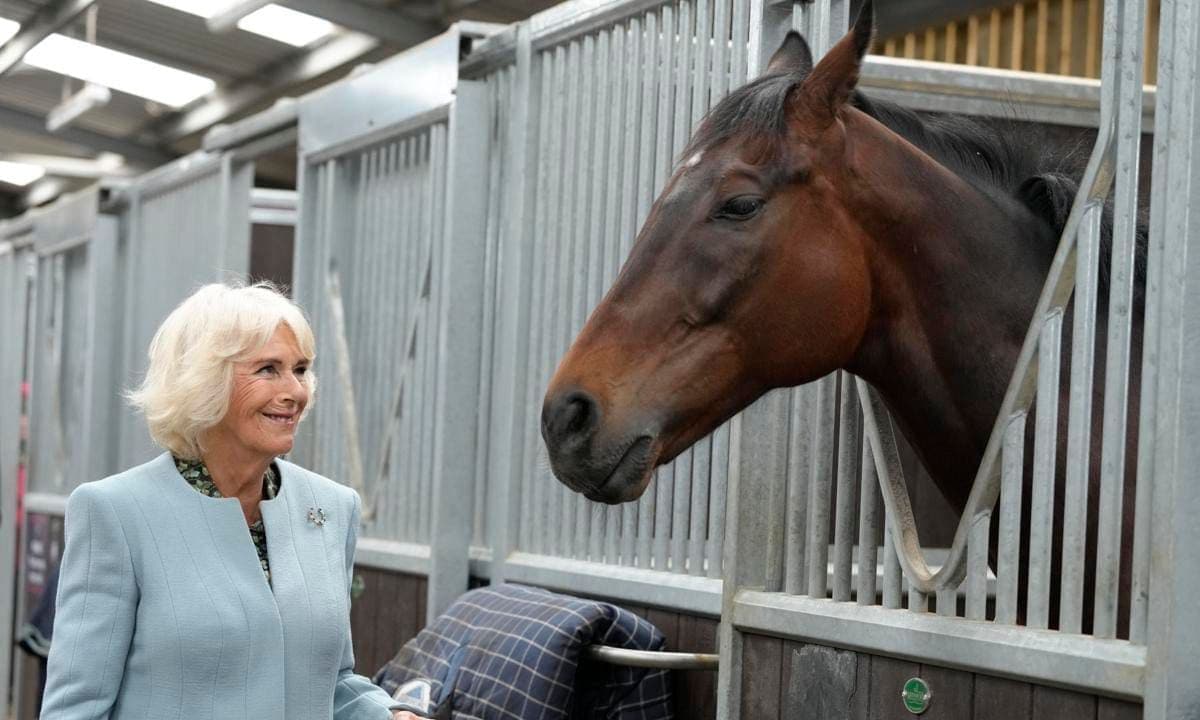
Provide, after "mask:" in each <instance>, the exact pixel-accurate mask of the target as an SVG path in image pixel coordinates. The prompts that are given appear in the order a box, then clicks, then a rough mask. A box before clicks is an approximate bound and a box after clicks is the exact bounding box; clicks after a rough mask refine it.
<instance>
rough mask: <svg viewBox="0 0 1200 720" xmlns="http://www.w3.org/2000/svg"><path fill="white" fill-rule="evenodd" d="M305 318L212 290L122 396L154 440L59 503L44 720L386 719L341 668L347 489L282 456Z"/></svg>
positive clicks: (167, 330)
mask: <svg viewBox="0 0 1200 720" xmlns="http://www.w3.org/2000/svg"><path fill="white" fill-rule="evenodd" d="M313 355H314V342H313V335H312V330H311V329H310V327H309V325H308V322H307V321H306V320H305V319H304V315H303V314H302V313H301V311H300V309H299V308H298V307H296V305H294V304H293V303H292V302H291V301H290V300H288V299H287V298H285V297H284V296H282V295H281V294H279V293H278V292H277V291H275V290H274V289H273V288H272V287H270V286H268V285H255V286H253V287H226V286H224V285H208V286H205V287H203V288H201V289H200V290H199V291H197V292H196V293H195V294H194V295H192V296H191V297H190V298H188V299H187V300H185V301H184V302H183V303H182V304H181V305H180V306H179V307H178V308H176V309H175V311H174V312H172V313H171V314H170V316H169V317H167V319H166V320H165V321H164V322H163V324H162V327H160V328H159V330H158V333H157V334H156V335H155V337H154V340H153V341H152V342H151V344H150V366H149V369H148V371H147V374H146V379H145V382H144V383H143V384H142V386H141V387H140V388H139V389H138V390H137V391H135V392H134V393H133V394H132V396H131V400H132V403H133V405H134V406H135V407H137V408H139V409H140V410H141V411H142V412H143V413H144V414H145V416H146V420H147V423H148V424H149V427H150V435H151V436H152V437H153V438H154V440H155V442H157V443H158V444H159V445H161V446H162V447H163V448H165V449H166V450H167V452H165V453H163V454H162V455H160V456H159V457H157V458H155V459H154V460H151V461H150V462H148V463H146V464H145V465H141V466H138V467H135V468H133V469H131V470H127V471H125V472H123V473H121V474H119V475H115V476H113V477H110V478H106V479H104V480H100V481H98V482H91V483H86V484H84V485H82V486H80V487H79V488H78V489H77V490H75V492H73V493H71V497H70V499H69V500H68V501H67V514H66V535H67V538H66V549H65V551H64V554H63V559H62V565H61V577H60V580H59V589H58V611H57V617H56V620H55V625H54V642H53V644H52V646H51V651H50V660H49V669H48V676H47V683H46V694H45V702H44V705H43V709H42V715H41V717H42V719H43V720H73V719H74V718H112V719H113V720H120V719H121V718H153V719H154V720H162V719H163V718H220V719H221V720H233V719H239V720H240V719H244V720H263V719H278V720H285V719H286V720H307V719H309V718H312V719H314V720H316V719H320V720H329V719H330V718H334V719H335V720H390V718H393V717H396V718H401V717H411V716H409V715H407V714H401V713H395V714H394V713H393V710H392V709H391V708H392V707H393V703H392V699H391V698H390V697H389V696H388V694H387V693H385V692H384V691H383V690H381V689H379V688H378V687H376V686H375V685H372V684H371V683H370V682H369V681H368V680H367V679H366V678H364V677H362V676H360V675H355V674H354V672H353V667H354V655H353V652H352V649H351V641H350V602H349V590H348V583H349V580H350V577H351V572H352V569H353V558H354V546H355V540H356V536H357V529H358V525H359V511H360V508H359V498H358V495H357V494H356V493H355V492H354V491H353V490H350V489H349V488H346V487H343V486H341V485H338V484H337V483H335V482H333V481H331V480H328V479H326V478H323V477H321V476H319V475H316V474H314V473H311V472H309V471H307V470H304V469H303V468H300V467H297V466H296V465H293V464H291V463H288V462H285V461H283V460H281V459H279V457H280V456H281V455H283V454H285V453H287V452H289V451H290V450H291V449H292V442H293V439H294V437H295V433H296V426H297V424H298V423H299V422H300V420H301V418H303V416H304V412H305V410H306V408H307V406H308V402H309V399H310V398H311V397H312V394H313V390H314V389H315V385H316V382H315V378H314V377H313V374H312V373H311V372H310V370H309V367H310V365H311V363H312V359H313Z"/></svg>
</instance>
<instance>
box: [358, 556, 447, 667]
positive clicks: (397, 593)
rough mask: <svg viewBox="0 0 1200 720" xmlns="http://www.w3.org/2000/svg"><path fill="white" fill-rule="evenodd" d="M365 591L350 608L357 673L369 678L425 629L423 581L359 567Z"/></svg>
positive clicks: (424, 583)
mask: <svg viewBox="0 0 1200 720" xmlns="http://www.w3.org/2000/svg"><path fill="white" fill-rule="evenodd" d="M355 574H356V575H358V576H360V577H361V578H362V579H363V583H364V590H363V593H362V595H360V596H359V597H358V598H356V599H355V600H354V601H353V602H352V603H351V605H350V632H351V635H352V637H353V638H354V670H355V672H357V673H359V674H361V675H366V676H367V677H370V676H372V675H374V674H375V673H376V672H377V671H378V670H379V669H380V668H381V667H383V666H384V664H386V663H387V661H388V660H391V659H392V657H393V656H395V654H396V653H397V652H399V651H400V648H401V647H402V646H403V645H404V643H406V642H408V641H409V640H411V639H412V638H413V637H415V636H416V634H417V633H418V632H419V631H420V629H421V628H423V627H424V626H425V593H426V588H427V587H428V584H427V581H426V579H425V578H423V577H419V576H416V575H406V574H403V573H394V572H388V571H386V570H378V569H375V568H367V567H361V566H360V567H358V568H356V569H355Z"/></svg>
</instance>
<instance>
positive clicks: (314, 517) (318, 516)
mask: <svg viewBox="0 0 1200 720" xmlns="http://www.w3.org/2000/svg"><path fill="white" fill-rule="evenodd" d="M328 519H329V516H328V515H326V514H325V511H324V510H322V509H321V508H309V509H308V521H309V522H310V523H312V524H313V525H316V526H317V527H321V526H322V525H324V524H325V521H326V520H328Z"/></svg>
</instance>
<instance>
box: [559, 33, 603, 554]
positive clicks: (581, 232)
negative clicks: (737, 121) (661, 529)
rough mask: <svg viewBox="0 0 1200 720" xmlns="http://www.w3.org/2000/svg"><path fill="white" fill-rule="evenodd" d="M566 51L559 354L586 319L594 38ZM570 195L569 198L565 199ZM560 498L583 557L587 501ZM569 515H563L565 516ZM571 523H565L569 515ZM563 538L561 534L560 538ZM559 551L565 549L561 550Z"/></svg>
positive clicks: (574, 550)
mask: <svg viewBox="0 0 1200 720" xmlns="http://www.w3.org/2000/svg"><path fill="white" fill-rule="evenodd" d="M570 47H571V50H573V51H574V63H573V64H572V67H571V73H572V79H571V81H570V83H571V90H572V91H573V94H571V95H569V96H568V97H569V98H570V107H569V110H568V116H567V117H568V118H569V126H574V130H575V133H574V138H573V141H572V144H571V145H572V146H571V150H570V155H569V156H568V158H567V160H568V162H571V163H577V165H576V166H575V170H574V172H572V173H571V174H572V175H573V177H571V178H568V188H569V194H568V202H569V203H571V206H572V210H573V214H572V216H571V224H570V227H569V228H567V229H568V234H567V235H566V237H568V238H570V243H571V294H570V303H563V304H564V306H567V308H569V311H570V313H571V314H570V316H569V317H568V323H567V333H566V335H565V337H564V338H563V340H564V341H565V344H564V345H563V354H566V351H567V349H568V348H569V347H570V343H571V341H572V340H573V339H574V337H575V336H576V335H577V334H578V333H579V330H580V329H582V327H583V323H584V321H585V320H586V319H587V315H586V313H587V309H588V298H587V281H588V256H589V255H590V253H591V248H590V243H589V242H588V235H587V227H588V187H587V179H588V173H587V170H588V168H589V167H590V165H591V155H590V153H591V150H590V148H589V141H590V140H591V136H592V125H593V124H594V123H595V121H596V118H595V115H594V114H593V113H592V111H591V105H592V103H591V96H592V94H593V89H592V88H593V85H594V82H593V79H594V76H595V65H594V63H595V60H594V57H593V56H594V54H595V39H594V38H593V37H592V36H591V35H586V36H584V37H583V38H582V39H581V40H579V41H577V42H573V43H572V44H571V46H570ZM570 193H573V196H572V195H571V194H570ZM563 493H564V497H565V498H566V499H567V501H568V502H567V503H566V507H564V514H563V517H564V519H565V522H564V523H563V527H564V529H565V528H573V530H574V533H573V534H574V538H568V539H569V540H571V542H570V544H569V546H570V554H571V557H575V558H583V557H584V556H585V555H586V552H587V525H588V516H589V515H590V514H591V513H590V510H589V508H588V507H587V503H588V500H587V499H586V498H584V497H583V496H582V495H580V494H579V493H576V492H573V491H568V490H566V489H565V488H564V490H563ZM568 511H569V513H568ZM572 515H573V516H574V520H571V519H570V518H571V516H572ZM564 534H567V533H564ZM563 549H564V551H565V550H566V549H567V547H566V546H564V548H563Z"/></svg>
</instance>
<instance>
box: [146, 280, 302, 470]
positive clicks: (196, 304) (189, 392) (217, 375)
mask: <svg viewBox="0 0 1200 720" xmlns="http://www.w3.org/2000/svg"><path fill="white" fill-rule="evenodd" d="M280 326H287V327H288V328H289V329H291V331H292V333H293V334H294V335H295V336H296V343H297V344H298V345H299V346H300V352H301V353H302V354H303V355H304V357H305V358H307V359H308V360H309V361H310V362H311V361H312V359H313V357H314V356H315V355H316V348H315V344H316V343H315V341H314V339H313V332H312V328H311V327H310V326H309V324H308V320H306V319H305V317H304V313H303V311H301V310H300V308H299V306H297V305H296V304H295V303H294V302H292V301H291V300H289V299H288V298H287V297H285V296H284V295H283V294H282V293H281V292H279V290H278V289H277V288H276V287H275V286H274V285H272V284H271V283H266V282H260V283H256V284H254V285H251V286H249V287H247V286H243V285H232V286H231V285H223V284H220V283H214V284H212V285H205V286H204V287H202V288H200V289H199V290H197V291H196V292H195V293H193V294H192V296H191V297H189V298H188V299H186V300H184V301H183V302H182V303H180V304H179V307H177V308H175V309H174V310H173V311H171V314H170V315H168V316H167V319H166V320H164V321H163V323H162V325H161V326H159V328H158V332H156V333H155V334H154V339H153V340H151V341H150V350H149V356H150V365H149V367H148V368H147V370H146V377H145V379H144V380H143V381H142V384H141V386H140V387H138V388H137V389H136V390H134V391H132V392H130V393H129V395H128V398H129V402H130V404H132V405H133V406H134V407H135V408H137V409H138V410H140V411H141V412H142V413H143V414H144V415H145V416H146V424H147V425H148V426H149V428H150V437H152V438H153V439H154V442H156V443H158V444H159V445H160V446H162V447H164V448H166V449H167V450H170V451H171V452H172V453H174V454H175V455H176V456H177V457H180V458H184V459H187V460H197V459H199V458H200V451H201V447H200V437H201V435H203V433H204V432H205V431H206V430H208V429H209V428H211V427H213V426H214V425H216V424H217V423H219V422H220V421H221V419H222V418H223V417H225V413H226V412H227V411H228V410H229V398H230V394H231V392H232V391H233V364H234V363H235V362H238V361H242V360H245V359H246V358H247V357H249V356H250V355H252V354H254V353H256V352H258V351H259V350H261V349H262V348H263V347H264V346H265V345H266V344H267V343H268V342H270V340H271V337H272V336H274V334H275V331H276V330H277V329H279V327H280ZM303 382H304V384H305V386H306V387H307V388H308V393H309V397H310V398H312V397H313V394H314V393H315V392H316V376H314V375H313V373H312V371H311V370H310V371H309V372H306V373H305V374H304V380H303ZM310 404H311V402H310ZM301 419H303V416H301Z"/></svg>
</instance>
